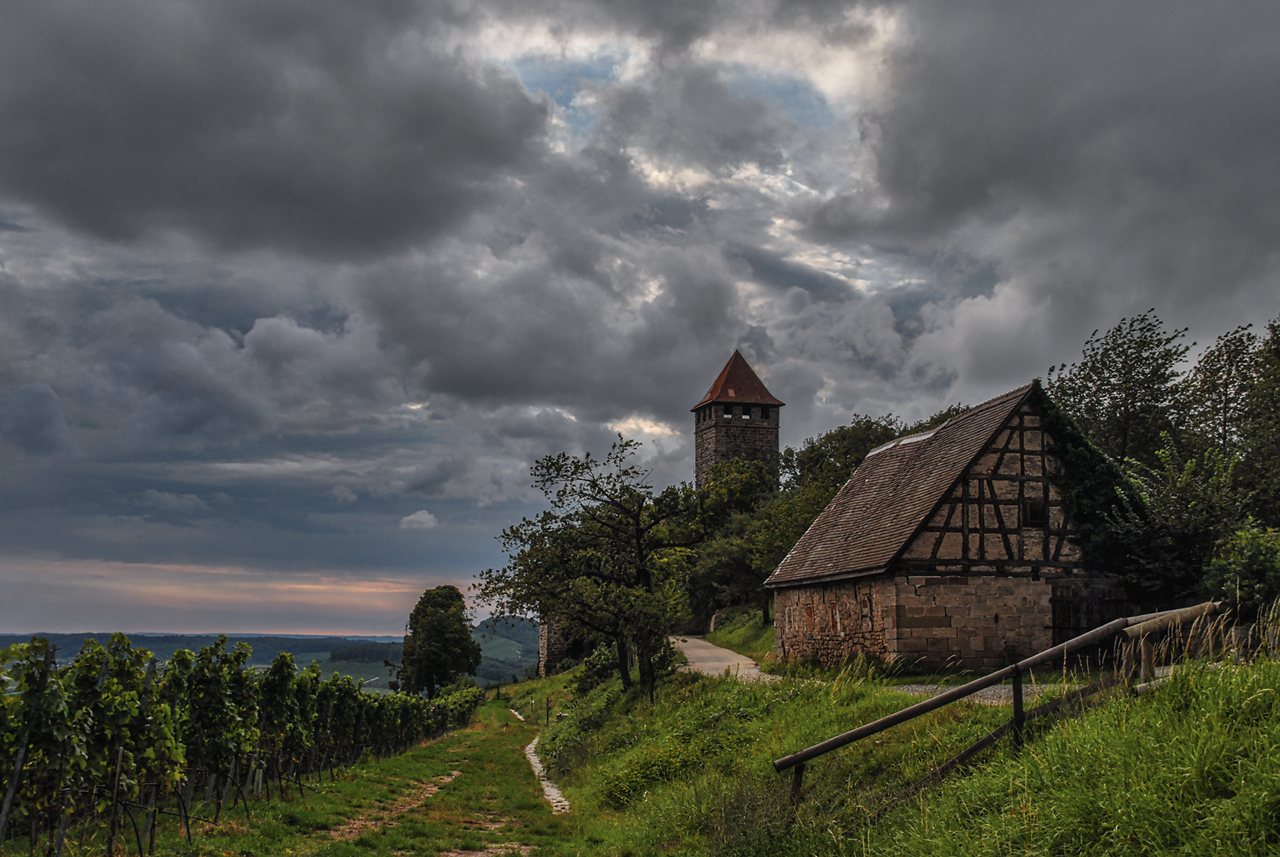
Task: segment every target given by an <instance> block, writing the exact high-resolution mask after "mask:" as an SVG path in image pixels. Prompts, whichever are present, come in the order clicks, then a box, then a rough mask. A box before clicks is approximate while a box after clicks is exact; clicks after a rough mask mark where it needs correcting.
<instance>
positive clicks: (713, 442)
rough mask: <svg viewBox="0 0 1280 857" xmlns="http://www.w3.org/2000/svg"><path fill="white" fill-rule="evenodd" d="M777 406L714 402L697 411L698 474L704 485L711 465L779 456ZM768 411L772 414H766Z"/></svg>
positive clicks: (700, 484)
mask: <svg viewBox="0 0 1280 857" xmlns="http://www.w3.org/2000/svg"><path fill="white" fill-rule="evenodd" d="M779 410H781V409H780V408H779V407H777V406H776V405H772V406H761V405H725V404H719V403H717V404H711V405H707V406H706V407H704V408H701V409H699V410H698V411H697V412H695V413H694V432H693V435H694V457H695V471H694V477H695V482H696V484H697V487H699V488H702V487H703V486H704V485H706V483H707V480H708V479H710V477H711V468H712V466H713V465H715V464H717V463H719V462H721V461H730V460H732V459H735V458H745V459H747V460H748V461H769V460H771V459H774V458H777V457H778V412H779ZM766 411H767V413H768V416H765V412H766Z"/></svg>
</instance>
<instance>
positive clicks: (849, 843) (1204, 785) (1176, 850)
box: [540, 633, 1280, 857]
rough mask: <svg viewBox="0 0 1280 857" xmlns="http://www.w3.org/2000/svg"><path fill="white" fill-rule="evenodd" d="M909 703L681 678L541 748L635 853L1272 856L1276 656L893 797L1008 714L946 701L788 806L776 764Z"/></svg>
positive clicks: (863, 681) (866, 678) (1278, 784)
mask: <svg viewBox="0 0 1280 857" xmlns="http://www.w3.org/2000/svg"><path fill="white" fill-rule="evenodd" d="M1262 636H1263V637H1264V638H1265V637H1266V634H1265V633H1264V634H1263V635H1262ZM1071 681H1072V677H1071V676H1060V677H1058V678H1057V679H1055V680H1054V682H1053V683H1054V684H1066V683H1069V682H1071ZM915 701H918V697H910V696H905V695H903V694H900V693H897V692H895V691H894V690H893V689H892V688H891V687H889V686H886V685H885V684H883V683H882V681H881V680H880V679H879V678H877V673H876V671H875V670H868V669H859V668H857V665H851V666H850V667H849V668H847V669H845V670H843V671H842V672H841V673H839V674H836V675H834V676H833V675H830V674H828V675H827V676H825V681H814V680H813V679H812V678H794V679H793V678H785V677H784V678H783V679H781V680H780V681H778V682H776V683H774V684H772V685H746V684H739V683H737V682H735V681H732V680H729V679H723V678H717V679H707V678H702V677H699V676H697V675H691V674H680V675H677V676H674V677H673V678H672V679H671V680H670V681H669V682H667V683H666V684H665V685H664V686H662V687H661V689H660V691H659V694H658V696H657V699H656V701H655V703H654V704H653V705H652V706H650V705H649V704H648V701H647V700H646V699H644V698H643V697H642V696H641V695H639V694H638V693H631V694H627V693H624V692H623V691H622V689H621V687H620V686H619V685H618V683H617V682H616V681H615V682H613V683H610V684H607V685H604V686H602V687H600V688H598V689H597V690H596V691H595V692H593V693H592V694H590V695H588V696H587V697H585V698H584V699H581V700H576V701H574V702H573V703H571V704H569V707H568V709H567V712H566V713H567V717H566V718H565V719H564V720H563V721H561V722H559V723H556V724H553V725H552V726H551V727H550V728H549V729H547V730H546V731H545V732H544V733H543V739H542V743H541V744H540V747H542V748H544V749H545V751H546V752H545V757H546V759H547V761H548V762H549V763H550V765H551V769H552V771H553V772H554V775H555V776H556V777H557V778H558V779H559V781H560V782H561V783H562V784H563V785H564V786H566V791H567V793H568V795H569V797H570V799H571V800H573V801H574V802H575V807H577V808H578V811H579V812H582V813H583V815H582V818H583V819H584V820H583V821H582V822H581V823H582V824H583V825H585V826H586V827H593V828H594V829H595V830H597V831H598V839H599V840H600V841H602V842H604V841H608V842H617V841H626V842H629V843H631V844H630V845H629V846H628V848H629V849H631V850H632V852H633V853H635V854H649V853H652V854H658V853H663V854H676V855H682V854H683V855H694V854H699V855H701V854H705V855H711V857H718V855H733V856H734V857H748V855H770V857H774V855H789V854H795V855H836V854H903V855H906V854H963V855H997V854H1001V855H1003V854H1013V853H1017V854H1044V855H1075V854H1139V853H1142V854H1151V853H1168V854H1223V855H1235V854H1239V855H1245V854H1259V853H1278V852H1280V664H1277V663H1276V662H1275V661H1273V660H1269V659H1266V658H1260V659H1259V660H1258V661H1257V662H1255V663H1228V664H1225V665H1220V666H1212V667H1211V666H1208V665H1205V664H1196V663H1184V664H1183V665H1182V666H1181V667H1180V668H1179V670H1177V671H1176V672H1175V673H1174V675H1173V676H1172V677H1170V678H1169V679H1168V680H1167V681H1165V682H1164V683H1163V684H1161V685H1160V686H1159V687H1157V688H1155V689H1154V690H1153V691H1152V692H1151V693H1149V694H1147V695H1144V696H1142V697H1136V698H1135V697H1131V696H1128V695H1127V694H1125V693H1122V692H1116V693H1115V694H1113V695H1112V696H1111V697H1109V698H1106V699H1104V700H1103V701H1102V702H1100V703H1099V704H1097V705H1095V706H1094V707H1092V708H1090V709H1088V710H1086V711H1084V712H1083V713H1080V714H1079V715H1078V716H1076V717H1073V718H1060V717H1056V716H1055V717H1051V718H1047V719H1046V720H1043V721H1037V723H1036V724H1035V729H1034V730H1033V731H1032V732H1031V733H1030V735H1029V741H1028V743H1027V745H1026V746H1025V748H1024V749H1023V751H1022V752H1021V753H1016V752H1015V751H1014V750H1013V748H1012V747H1010V746H1009V745H1007V744H1005V745H1002V746H999V747H997V749H995V750H993V751H991V752H990V753H989V754H988V755H986V756H985V757H982V758H981V759H980V761H979V763H978V765H977V766H976V767H974V768H970V769H968V770H964V771H961V772H958V773H956V774H953V775H952V776H951V777H950V778H949V779H948V780H946V781H945V782H943V783H942V784H940V785H937V786H934V787H932V788H930V789H928V790H926V791H923V792H920V793H917V794H914V795H912V796H910V797H908V798H906V799H905V800H904V799H903V797H904V795H906V794H907V793H908V789H909V787H910V786H911V784H913V783H915V782H916V781H917V780H918V779H919V778H920V777H922V776H924V775H925V774H927V773H928V772H929V771H931V770H932V769H933V767H935V766H936V765H937V764H939V763H941V762H942V761H944V760H946V759H947V758H950V757H951V756H952V755H954V754H956V753H958V752H959V751H960V750H962V749H964V748H965V747H967V746H969V745H970V744H971V743H973V742H974V741H976V740H977V739H978V738H979V737H981V736H982V735H983V734H985V733H986V732H988V731H990V730H991V729H993V728H995V727H996V726H998V725H999V724H1000V723H1002V722H1003V721H1004V720H1006V719H1007V718H1008V717H1009V715H1010V711H1009V709H1008V708H1007V707H1006V708H991V707H986V706H980V705H973V704H957V705H952V706H948V707H946V708H944V709H942V710H940V711H937V712H934V713H933V714H931V715H928V716H926V717H922V718H919V719H917V720H915V721H912V722H910V723H907V724H904V725H902V726H898V727H895V728H893V729H891V730H889V731H887V732H885V733H882V734H881V735H878V736H875V737H874V738H871V739H868V740H866V741H863V742H860V743H858V744H855V745H852V746H850V747H848V748H845V749H843V750H840V751H837V752H835V753H832V754H829V755H827V756H824V757H821V758H819V759H817V760H815V761H813V762H810V763H809V765H808V768H807V771H806V774H805V788H804V797H803V800H802V801H801V803H800V804H799V806H798V808H795V809H793V808H792V806H791V804H790V802H789V791H790V778H789V777H787V776H779V775H777V774H775V773H774V771H773V768H772V765H771V764H770V762H771V761H772V760H773V759H775V758H779V757H781V756H783V755H786V754H788V753H791V752H794V751H796V750H799V749H802V748H804V747H806V746H809V745H811V744H814V743H817V742H818V741H821V740H824V739H826V738H829V737H831V736H832V735H835V734H838V733H840V732H842V731H845V730H847V729H850V728H853V727H855V726H858V725H861V724H863V723H867V722H869V721H871V720H874V719H876V718H878V717H880V716H883V715H884V714H887V713H890V712H892V711H896V710H898V709H900V708H903V707H905V706H906V705H909V704H911V703H912V702H915ZM605 831H607V833H606V832H605ZM600 853H612V852H609V851H608V850H607V849H605V850H602V851H601V852H600ZM619 853H621V852H619Z"/></svg>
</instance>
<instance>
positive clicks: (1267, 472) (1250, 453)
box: [1240, 319, 1280, 527]
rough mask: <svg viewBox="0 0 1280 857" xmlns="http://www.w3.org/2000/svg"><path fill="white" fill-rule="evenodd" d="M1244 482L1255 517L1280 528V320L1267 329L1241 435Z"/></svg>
mask: <svg viewBox="0 0 1280 857" xmlns="http://www.w3.org/2000/svg"><path fill="white" fill-rule="evenodd" d="M1240 435H1241V437H1240V443H1241V446H1242V447H1243V453H1242V459H1243V461H1242V462H1241V466H1240V471H1241V473H1240V481H1241V483H1242V484H1243V485H1244V487H1245V489H1246V490H1247V491H1248V492H1249V495H1250V501H1249V506H1250V509H1251V511H1252V512H1253V515H1254V517H1256V518H1257V519H1258V520H1259V521H1261V522H1262V523H1264V524H1265V525H1267V526H1270V527H1280V319H1277V320H1275V321H1272V322H1271V323H1270V324H1268V325H1267V336H1266V338H1265V339H1264V340H1263V342H1262V344H1261V346H1260V347H1259V349H1258V355H1257V360H1256V363H1255V365H1254V381H1253V385H1252V387H1251V388H1250V391H1249V402H1248V405H1247V406H1246V408H1245V414H1244V421H1243V425H1242V426H1241V431H1240Z"/></svg>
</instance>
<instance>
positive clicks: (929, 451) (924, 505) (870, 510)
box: [765, 384, 1032, 587]
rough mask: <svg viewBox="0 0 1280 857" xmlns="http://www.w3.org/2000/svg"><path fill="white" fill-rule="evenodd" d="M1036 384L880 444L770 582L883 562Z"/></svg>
mask: <svg viewBox="0 0 1280 857" xmlns="http://www.w3.org/2000/svg"><path fill="white" fill-rule="evenodd" d="M1031 389H1032V385H1031V384H1028V385H1027V386H1025V387H1020V388H1018V389H1017V390H1014V391H1013V392H1011V393H1006V394H1005V395H1003V396H1000V397H998V398H995V399H992V400H991V401H989V402H984V403H982V404H981V405H978V406H977V407H975V408H973V409H971V410H969V411H966V412H965V413H963V414H961V415H959V416H957V417H952V418H951V419H950V420H948V421H947V422H946V423H944V424H943V425H941V426H940V427H938V428H937V429H934V430H933V431H932V432H926V433H924V434H917V435H912V436H909V437H902V438H898V439H897V440H895V441H893V442H891V443H887V444H885V445H884V446H881V447H878V448H876V449H875V450H872V452H871V453H870V454H869V455H868V456H867V457H866V459H865V460H864V461H863V462H862V464H860V465H859V466H858V469H857V470H855V471H854V473H853V476H851V477H850V478H849V481H848V482H846V483H845V485H844V487H843V488H841V489H840V491H839V493H838V494H836V496H835V497H834V498H833V499H832V500H831V502H830V503H828V504H827V508H825V509H824V510H823V511H822V514H820V515H818V517H817V519H816V520H815V521H814V522H813V524H812V525H810V527H809V529H808V530H807V531H806V532H805V534H804V535H803V536H802V537H801V538H800V541H798V542H796V545H795V547H793V548H792V549H791V552H790V553H789V554H787V556H786V558H785V559H783V560H782V562H781V563H779V565H778V567H777V568H776V569H775V570H774V572H773V574H771V575H770V576H769V579H768V580H766V581H765V586H769V587H785V586H790V585H794V584H800V583H808V582H811V581H819V580H823V579H827V578H839V577H847V576H851V575H860V574H870V573H875V572H878V571H882V570H884V569H885V568H886V567H887V566H888V565H889V564H890V563H891V562H893V560H894V559H895V558H896V557H897V556H898V554H899V553H901V551H902V550H903V549H904V548H905V547H906V545H907V544H908V543H909V542H910V541H911V539H912V537H913V536H914V535H915V534H916V532H917V531H918V530H919V528H920V527H921V526H923V525H924V523H925V522H926V521H927V520H928V518H929V516H930V515H931V514H932V513H933V510H934V508H935V507H936V506H937V505H938V503H939V502H940V501H941V500H942V499H943V498H944V497H945V496H947V495H948V494H949V493H950V491H951V489H952V487H953V486H954V485H955V484H956V481H957V480H959V479H960V477H961V476H963V475H964V473H965V472H966V471H967V470H968V469H969V467H970V466H971V465H972V464H973V462H974V461H975V460H976V459H977V457H978V455H980V454H981V452H982V450H983V448H984V447H986V445H987V444H988V443H990V442H991V440H992V438H993V437H994V436H995V434H996V432H998V431H999V430H1000V427H1001V426H1003V425H1004V424H1005V422H1006V421H1007V420H1008V419H1009V417H1010V416H1011V415H1012V414H1013V413H1014V412H1015V411H1016V410H1017V408H1018V407H1019V406H1020V405H1021V404H1022V402H1023V401H1024V400H1025V399H1026V398H1027V395H1028V394H1029V393H1030V392H1031Z"/></svg>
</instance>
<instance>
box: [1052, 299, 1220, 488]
mask: <svg viewBox="0 0 1280 857" xmlns="http://www.w3.org/2000/svg"><path fill="white" fill-rule="evenodd" d="M1186 332H1187V330H1186V328H1183V329H1181V330H1174V331H1173V332H1171V333H1170V332H1166V331H1165V329H1164V324H1163V323H1162V322H1161V321H1160V319H1159V318H1157V317H1156V315H1155V310H1154V309H1150V310H1147V311H1146V312H1145V313H1143V314H1142V315H1138V316H1134V317H1133V318H1127V319H1121V320H1120V323H1119V324H1117V325H1116V326H1115V327H1113V328H1111V329H1110V330H1108V331H1107V332H1106V333H1105V334H1103V335H1102V336H1101V337H1099V336H1098V331H1096V330H1095V331H1094V332H1093V334H1092V335H1091V336H1090V337H1089V340H1088V341H1087V342H1086V343H1085V345H1084V350H1083V356H1082V357H1081V359H1080V362H1078V363H1072V364H1071V365H1070V366H1069V367H1068V366H1067V365H1066V364H1065V363H1064V364H1061V365H1060V366H1058V367H1057V368H1056V369H1055V368H1053V367H1050V369H1049V377H1048V384H1047V386H1048V391H1049V394H1050V395H1051V396H1052V397H1053V398H1054V400H1055V401H1057V402H1058V404H1060V405H1061V406H1062V407H1064V408H1065V409H1066V410H1067V412H1068V413H1070V414H1071V416H1072V417H1073V418H1074V419H1075V421H1076V423H1077V425H1079V426H1080V429H1081V430H1082V431H1083V432H1084V434H1085V436H1086V437H1087V438H1088V439H1089V440H1090V441H1092V442H1093V444H1094V445H1095V446H1097V447H1098V448H1099V449H1101V450H1102V451H1103V452H1105V453H1107V454H1108V455H1110V456H1111V457H1112V458H1115V459H1116V460H1118V461H1123V460H1124V459H1126V458H1132V459H1134V460H1136V461H1138V462H1140V463H1142V464H1145V465H1146V466H1148V467H1159V466H1161V465H1160V461H1159V458H1158V455H1157V453H1158V452H1159V450H1160V449H1162V448H1163V446H1164V442H1163V441H1162V440H1161V435H1163V434H1165V433H1169V432H1172V431H1174V429H1175V417H1176V416H1177V411H1178V407H1179V405H1180V400H1179V399H1180V394H1181V388H1180V384H1179V382H1180V380H1181V373H1180V372H1179V370H1178V364H1179V363H1180V362H1181V361H1182V360H1183V359H1184V358H1185V357H1186V355H1187V351H1188V350H1190V348H1191V346H1190V345H1186V344H1184V343H1183V342H1182V339H1183V337H1184V336H1185V335H1186ZM1194 344H1195V343H1192V345H1194Z"/></svg>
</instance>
